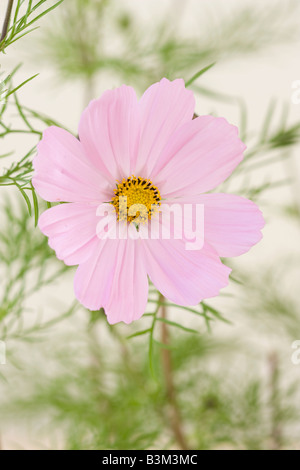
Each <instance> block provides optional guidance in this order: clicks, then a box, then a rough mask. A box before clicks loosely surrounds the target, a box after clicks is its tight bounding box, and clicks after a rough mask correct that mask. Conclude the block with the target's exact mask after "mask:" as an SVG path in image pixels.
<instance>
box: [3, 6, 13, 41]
mask: <svg viewBox="0 0 300 470" xmlns="http://www.w3.org/2000/svg"><path fill="white" fill-rule="evenodd" d="M13 3H14V0H8V4H7V9H6V15H5V18H4V23H3V27H2V33H1V37H0V42H1V41H3V39H4V38H5V36H6V34H7V30H8V26H9V20H10V16H11V11H12V7H13Z"/></svg>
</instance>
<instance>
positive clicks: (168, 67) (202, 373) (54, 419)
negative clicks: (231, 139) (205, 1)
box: [0, 0, 300, 449]
mask: <svg viewBox="0 0 300 470" xmlns="http://www.w3.org/2000/svg"><path fill="white" fill-rule="evenodd" d="M56 6H59V7H58V8H57V10H54V11H52V10H53V9H54V8H55V7H56ZM296 10H297V11H299V5H298V4H297V2H294V1H289V2H285V4H284V5H283V4H282V2H275V3H274V5H273V7H272V8H269V9H266V8H265V9H264V8H262V7H258V3H256V5H254V4H251V5H249V4H245V5H243V6H242V7H239V8H238V9H237V10H236V11H235V12H234V14H233V15H225V14H224V15H222V14H220V15H219V19H218V21H216V20H215V19H213V18H212V17H210V16H209V15H208V13H207V12H205V14H206V15H207V22H206V26H205V27H204V28H203V27H202V26H201V27H199V30H196V31H191V32H190V33H189V35H185V34H183V32H182V30H181V25H180V13H179V14H176V11H175V12H174V8H173V7H172V5H170V10H169V12H168V11H167V10H166V11H165V12H164V14H163V15H161V17H160V18H159V21H155V22H152V21H151V19H149V20H148V21H147V22H146V23H145V22H144V20H143V21H142V20H139V19H138V17H137V16H136V15H135V14H134V13H133V12H132V10H129V9H128V10H127V9H126V7H125V6H124V5H123V4H122V6H121V7H120V2H116V1H112V0H110V1H108V0H73V1H72V2H70V1H69V2H68V1H64V2H55V1H51V0H43V1H37V2H33V1H28V2H23V1H22V0H18V1H17V2H15V5H14V9H13V11H12V16H11V22H10V25H9V27H8V29H7V34H6V35H5V38H4V39H3V40H2V41H1V42H0V51H2V52H4V51H5V52H6V53H9V48H8V46H10V45H11V44H12V43H14V42H15V41H16V40H17V39H20V38H21V37H22V36H23V35H25V34H27V33H28V32H30V31H32V29H35V27H36V24H38V23H37V21H38V20H40V19H41V18H42V17H43V16H44V15H45V14H46V13H49V12H51V15H50V16H49V17H50V18H51V21H49V22H48V24H47V25H45V27H44V28H43V31H42V34H41V37H40V39H39V43H38V44H37V43H33V44H34V50H33V51H31V52H32V53H33V55H34V57H35V58H36V57H38V59H39V60H40V61H42V60H45V61H46V62H47V63H51V64H52V65H53V67H54V68H55V70H56V72H57V77H58V78H59V80H74V79H78V80H81V82H82V86H83V87H84V88H85V90H86V96H87V97H88V96H90V95H91V94H92V93H93V84H94V83H95V81H96V80H97V79H98V77H104V78H105V79H106V80H107V82H109V83H113V84H114V81H115V80H118V81H125V82H126V83H128V84H131V85H133V86H135V87H136V88H138V90H139V91H141V92H142V91H144V89H145V88H146V87H147V86H148V85H149V84H150V83H152V82H154V81H156V80H159V79H160V78H161V77H162V76H166V77H169V78H175V77H178V76H182V77H183V78H184V79H186V81H188V84H189V86H190V87H191V89H193V91H194V92H195V93H196V94H197V95H198V96H200V97H201V96H205V97H206V98H207V97H208V98H210V99H211V100H212V102H213V103H214V106H215V107H217V105H218V103H219V102H221V101H225V102H228V103H232V105H233V106H236V107H237V109H238V110H239V112H240V131H241V135H242V137H243V138H244V139H245V140H246V141H247V144H248V150H247V153H246V156H245V159H244V162H243V163H242V164H241V165H240V167H239V168H238V170H237V172H235V173H234V174H233V175H232V177H231V178H230V179H229V180H228V181H226V182H225V183H224V184H223V185H222V187H221V190H224V191H228V190H231V188H232V187H233V188H234V190H235V192H237V193H240V194H243V195H246V196H250V197H252V198H253V199H258V198H263V196H264V194H265V192H266V190H268V189H272V188H278V187H279V186H281V185H287V184H289V181H288V179H287V178H282V179H280V180H273V179H272V178H271V177H270V178H268V179H267V180H265V181H262V182H261V181H259V180H258V179H257V171H258V170H259V169H261V168H266V169H267V171H268V169H269V168H272V165H274V164H276V163H277V162H285V159H286V158H288V157H289V155H290V152H291V150H292V149H293V147H294V146H295V144H297V143H299V141H300V124H299V122H296V123H292V124H290V123H289V122H288V120H287V112H286V108H285V107H283V111H282V115H281V116H280V118H279V122H276V121H275V120H274V119H273V116H274V112H275V106H277V107H278V108H279V109H280V107H281V103H275V102H273V101H271V102H270V106H269V108H268V109H267V110H266V112H265V117H264V119H263V120H262V122H261V123H259V124H260V125H258V128H257V129H254V130H253V129H248V125H247V121H248V119H247V109H246V106H245V103H244V100H243V99H242V98H240V97H235V96H234V97H232V96H227V95H225V94H224V93H223V92H222V90H212V89H207V88H205V87H203V86H202V84H201V75H202V74H203V73H210V72H209V69H210V67H211V66H210V64H214V63H219V62H221V61H224V60H226V59H228V58H235V57H239V56H241V55H243V56H245V55H246V54H248V53H253V52H259V51H260V50H261V49H262V48H264V47H274V45H276V44H281V43H282V42H284V41H291V40H294V39H295V37H296V36H297V27H298V25H297V23H296V21H295V16H296V15H295V12H296ZM170 18H172V21H170ZM199 24H200V18H199ZM17 71H18V69H17V68H15V69H14V70H13V71H12V72H11V73H10V74H9V75H8V76H6V77H5V87H6V88H5V96H6V99H5V100H4V103H2V104H1V107H0V141H1V139H6V138H7V137H8V136H9V135H11V134H14V135H15V136H16V138H17V136H18V135H19V134H24V133H26V134H28V135H30V136H32V138H33V140H34V143H33V145H34V147H33V148H29V149H27V150H24V153H23V154H22V155H15V153H14V151H15V149H14V148H13V149H12V152H11V153H9V154H7V153H5V154H1V159H2V160H1V161H3V162H6V161H7V159H8V158H10V159H11V158H12V157H13V161H12V162H11V160H10V164H9V165H6V166H5V165H4V167H3V169H2V173H1V175H0V185H1V186H12V187H15V188H17V189H18V190H19V193H20V194H21V196H22V197H23V200H25V203H26V205H24V204H23V205H22V207H20V205H19V204H18V203H16V201H15V199H14V198H9V199H7V200H4V202H3V203H2V207H1V229H0V274H1V279H2V281H1V289H0V298H1V306H0V339H1V340H5V341H6V342H7V351H8V361H9V364H10V366H9V367H6V368H4V367H3V368H1V369H0V381H1V379H2V381H1V382H0V386H1V399H0V411H1V423H0V432H1V433H3V434H4V435H5V432H6V429H7V427H8V428H9V426H10V423H11V422H18V423H22V422H23V423H24V422H25V423H26V422H27V421H28V420H29V422H31V423H35V426H36V427H37V428H38V429H39V432H38V434H39V435H40V434H41V435H43V436H49V435H51V436H55V434H56V432H57V429H59V435H58V444H57V447H59V448H66V449H146V448H165V449H172V448H182V447H184V445H183V441H184V442H185V443H186V444H187V446H189V447H191V448H194V449H216V448H234V449H281V448H285V447H294V446H296V445H297V440H298V432H299V431H298V428H297V426H296V427H295V425H297V421H298V420H299V406H298V394H299V387H298V384H297V382H295V381H294V380H293V379H292V378H291V377H290V376H289V375H288V373H286V371H285V370H284V367H283V365H282V363H283V358H282V353H281V350H280V347H279V346H280V345H277V344H276V345H275V346H274V345H273V344H270V345H268V346H267V348H266V349H267V350H265V348H264V347H262V346H261V344H259V342H257V344H256V348H255V350H253V348H252V344H251V341H250V339H249V338H248V337H247V338H244V337H243V338H236V337H235V335H234V330H233V327H232V324H233V325H234V322H235V321H236V316H237V313H239V317H238V318H239V322H241V321H242V320H241V318H243V319H244V320H243V321H245V323H246V319H247V322H248V324H247V325H246V328H247V329H246V331H247V336H248V335H249V336H250V335H251V333H253V334H257V331H258V330H259V331H260V334H261V335H264V334H265V335H266V334H268V335H269V334H270V331H272V332H273V334H274V335H275V337H276V338H278V337H280V342H281V343H284V344H285V345H286V348H287V350H288V354H289V353H290V349H289V348H290V343H291V341H292V340H293V339H295V334H298V333H297V332H298V330H299V327H298V317H299V315H298V312H299V303H298V302H297V299H294V298H292V296H290V295H288V296H287V295H286V294H285V290H284V285H281V283H282V277H281V276H282V271H283V270H285V272H288V273H289V272H290V271H289V270H287V269H286V266H287V264H289V261H288V262H286V260H281V261H280V267H279V268H278V272H277V271H275V270H274V269H273V266H272V264H271V263H270V266H268V267H267V268H266V269H265V271H264V272H261V273H260V275H259V277H257V275H252V274H251V273H249V272H245V273H244V272H239V271H238V269H235V274H234V278H233V279H232V285H231V287H232V290H233V294H232V297H229V296H227V297H226V294H224V295H222V296H221V299H222V309H221V311H220V310H219V308H218V307H216V306H215V305H214V304H212V303H211V302H203V303H202V304H201V305H199V306H197V307H194V308H191V309H189V308H185V309H184V308H182V307H178V306H175V305H172V304H170V303H168V302H166V301H165V300H163V299H162V298H161V296H159V294H158V293H157V292H156V290H155V289H154V288H153V286H150V296H149V311H147V312H146V314H145V315H144V317H143V318H142V319H141V320H140V321H139V322H136V324H134V325H131V326H130V327H125V326H124V325H116V326H114V327H111V326H109V325H108V324H107V322H106V319H105V314H104V312H103V310H100V311H98V312H87V311H86V310H84V309H83V308H82V307H81V306H79V305H78V303H74V304H72V305H70V306H67V308H66V309H65V310H63V311H61V309H60V308H57V309H56V308H54V312H53V309H52V310H51V314H49V305H48V303H47V302H45V305H44V307H43V309H42V311H40V308H38V307H37V306H36V304H35V300H34V301H33V300H32V298H34V296H35V295H36V294H41V295H42V294H43V293H44V292H45V289H47V288H50V289H52V292H54V291H55V289H56V286H57V285H58V283H64V282H69V279H68V280H67V275H68V274H67V273H68V272H69V271H70V270H71V268H66V267H65V266H64V265H63V264H62V263H61V262H59V261H58V260H56V258H55V255H54V253H53V252H52V250H50V248H49V247H48V244H47V240H46V238H45V237H43V236H42V235H41V234H40V232H39V231H38V230H37V229H35V228H34V219H33V217H35V223H36V222H37V218H38V213H39V208H40V209H42V210H43V209H44V208H45V206H44V203H43V202H41V201H39V200H38V197H37V195H36V194H35V192H34V189H33V187H32V185H31V177H32V171H33V169H32V157H33V155H34V153H35V144H36V142H37V141H38V140H39V139H40V137H41V135H42V131H43V129H44V128H45V127H46V126H49V125H51V124H57V123H56V119H52V118H51V117H47V116H45V115H44V114H43V112H42V111H41V110H37V111H36V110H33V109H31V108H29V107H27V106H23V105H22V103H20V101H19V98H18V93H17V92H18V90H19V88H20V87H21V86H23V85H25V84H26V85H27V82H29V81H30V80H31V79H33V78H34V77H29V79H28V80H26V81H25V82H23V83H21V84H20V85H18V86H17V87H14V85H13V83H12V82H13V80H15V77H16V73H17ZM59 80H58V81H59ZM27 86H34V80H33V81H32V82H31V83H30V82H29V83H28V85H27ZM10 110H13V112H14V114H17V115H18V122H19V125H18V126H17V125H16V122H17V121H16V119H15V118H14V119H13V123H11V115H10V113H9V111H10ZM274 121H275V122H274ZM58 125H60V124H58ZM62 126H63V125H61V127H62ZM0 153H1V152H0ZM270 173H271V171H270ZM23 200H22V203H23ZM26 206H27V207H26ZM285 209H286V208H285ZM287 212H288V214H289V215H290V216H291V215H292V216H293V217H294V219H295V220H296V221H298V220H299V209H298V206H297V205H296V203H295V204H294V205H293V206H291V207H290V208H289V210H288V211H287ZM294 265H295V269H296V272H297V269H298V268H299V263H298V260H296V259H295V260H294ZM45 298H46V299H47V298H48V297H47V296H46V297H45ZM50 298H51V297H50ZM52 300H53V299H52ZM50 303H51V302H50ZM164 309H168V310H169V309H172V315H169V314H168V315H169V316H168V318H166V316H164V315H163V314H162V313H163V310H164ZM70 317H72V318H71V319H70ZM29 320H30V321H29ZM62 320H66V321H65V322H64V324H62V323H61V322H62ZM228 323H229V324H228ZM220 324H223V325H225V324H226V325H227V326H226V329H224V330H222V331H225V333H226V335H225V336H227V338H226V337H224V339H223V340H222V341H221V340H220V339H218V338H219V337H220V334H219V335H216V336H214V337H213V336H212V334H211V333H212V331H213V332H214V333H215V332H218V328H220ZM77 325H78V326H77ZM53 327H56V328H53ZM231 329H232V330H231ZM228 331H233V332H232V333H230V336H228ZM276 335H277V336H276ZM166 338H167V341H166ZM24 341H25V342H26V343H25V344H23V343H24ZM277 342H278V340H277ZM33 345H34V346H33ZM36 356H37V357H36ZM284 359H285V360H286V357H284ZM288 360H289V358H288ZM284 364H285V365H286V362H284ZM48 366H49V367H48ZM178 427H179V429H178ZM39 445H40V446H42V445H43V444H42V443H38V444H37V446H39Z"/></svg>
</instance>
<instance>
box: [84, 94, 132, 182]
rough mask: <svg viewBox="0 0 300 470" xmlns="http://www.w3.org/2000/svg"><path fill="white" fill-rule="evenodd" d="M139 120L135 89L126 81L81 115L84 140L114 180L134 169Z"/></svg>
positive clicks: (95, 162)
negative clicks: (126, 84)
mask: <svg viewBox="0 0 300 470" xmlns="http://www.w3.org/2000/svg"><path fill="white" fill-rule="evenodd" d="M139 123H140V119H139V108H138V101H137V97H136V94H135V91H134V90H133V88H131V87H128V86H125V85H123V86H121V87H120V88H116V89H115V90H108V91H106V92H105V93H103V95H102V96H101V98H99V99H98V100H93V101H91V103H90V104H89V106H88V107H87V108H86V109H85V111H84V112H83V114H82V116H81V120H80V123H79V138H80V141H81V143H82V145H83V147H84V149H85V151H86V153H87V155H88V156H89V158H90V160H91V162H92V163H93V165H95V167H96V168H98V169H99V170H100V171H101V173H102V174H103V175H104V176H105V177H106V178H107V179H108V180H109V181H113V183H115V181H116V180H119V179H122V178H123V177H127V176H130V175H131V174H132V172H133V166H134V162H135V161H136V158H137V152H138V144H139Z"/></svg>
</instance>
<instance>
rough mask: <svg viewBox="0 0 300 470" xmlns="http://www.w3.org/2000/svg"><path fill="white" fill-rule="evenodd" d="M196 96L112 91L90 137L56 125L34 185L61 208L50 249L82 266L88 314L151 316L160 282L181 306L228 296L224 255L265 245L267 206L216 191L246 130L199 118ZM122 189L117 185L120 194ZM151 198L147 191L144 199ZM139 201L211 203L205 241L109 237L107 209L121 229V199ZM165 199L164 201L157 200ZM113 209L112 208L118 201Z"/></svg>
mask: <svg viewBox="0 0 300 470" xmlns="http://www.w3.org/2000/svg"><path fill="white" fill-rule="evenodd" d="M194 107H195V100H194V97H193V93H192V92H191V91H189V90H186V89H185V86H184V82H183V80H175V81H173V82H170V81H169V80H167V79H165V78H164V79H162V80H161V81H160V82H159V83H155V84H154V85H152V86H151V87H150V88H148V90H147V91H146V92H145V93H144V95H143V96H142V98H141V99H140V100H139V101H138V99H137V97H136V94H135V92H134V90H133V89H132V88H131V87H128V86H125V85H123V86H121V87H120V88H117V89H114V90H109V91H106V92H105V93H104V94H103V95H102V96H101V98H99V99H98V100H94V101H92V102H91V103H90V104H89V106H88V107H87V108H86V109H85V111H84V112H83V114H82V117H81V120H80V123H79V139H77V138H75V137H74V136H73V135H71V134H69V133H68V132H67V131H65V130H63V129H60V128H58V127H55V126H52V127H50V128H48V129H47V130H46V131H45V132H44V134H43V138H42V140H41V142H40V143H39V145H38V154H37V156H36V158H35V159H34V168H35V174H34V177H33V185H34V187H35V189H36V191H37V192H38V194H39V195H40V196H41V197H42V198H43V199H45V200H47V201H51V202H58V201H59V202H67V203H65V204H59V205H56V206H54V207H52V208H51V209H48V210H46V211H45V212H44V213H43V214H42V215H41V217H40V219H39V227H40V229H41V231H42V232H43V233H44V234H45V235H47V236H48V237H49V245H50V246H51V247H52V248H53V249H54V250H55V252H56V255H57V257H58V258H59V259H61V260H63V261H64V262H65V263H66V264H67V265H79V267H78V268H77V271H76V275H75V282H74V289H75V295H76V297H77V299H78V300H79V301H80V302H81V303H82V304H83V305H84V306H85V307H87V308H88V309H90V310H97V309H99V308H100V307H103V308H104V309H105V312H106V315H107V318H108V321H109V323H111V324H113V323H117V322H120V321H123V322H125V323H130V322H132V321H133V320H137V319H138V318H140V317H141V316H142V314H143V313H144V311H145V308H146V304H147V298H148V276H149V278H150V280H151V281H152V282H153V284H154V285H155V286H156V287H157V289H158V290H159V291H160V292H161V293H162V294H163V295H164V296H165V297H166V298H167V299H169V300H171V301H172V302H174V303H176V304H178V305H183V306H188V305H196V304H198V303H199V302H200V301H201V300H203V299H204V298H208V297H213V296H216V295H218V293H219V291H220V289H221V288H223V287H225V286H226V285H227V284H228V276H229V273H230V271H231V270H230V269H229V268H228V267H227V266H225V265H224V264H223V263H222V262H221V261H220V257H229V256H238V255H241V254H242V253H245V252H246V251H248V250H249V248H250V247H251V246H252V245H254V244H255V243H257V242H258V241H259V240H260V239H261V232H260V229H261V228H262V227H263V225H264V220H263V217H262V214H261V212H260V210H259V209H258V207H257V206H256V205H255V204H254V203H253V202H252V201H249V200H247V199H244V198H242V197H239V196H235V195H231V194H218V193H210V194H203V193H205V192H207V191H210V190H212V189H214V188H216V187H217V186H218V185H219V184H220V183H222V182H223V181H224V180H225V179H226V178H227V177H228V176H229V175H230V174H231V173H232V171H233V170H234V169H235V168H236V166H237V165H238V164H239V163H240V162H241V160H242V158H243V151H244V150H245V145H244V144H243V142H242V141H241V140H240V139H239V137H238V130H237V128H236V127H235V126H232V125H230V124H229V123H228V122H227V121H226V120H225V119H224V118H215V117H213V116H200V117H197V118H196V119H192V118H193V114H194ZM116 187H117V189H115V188H116ZM143 191H144V192H143ZM125 194H126V196H127V195H128V196H129V199H130V198H131V201H132V202H140V198H141V202H142V203H145V204H146V206H147V208H148V207H150V202H151V203H152V202H157V203H158V210H157V213H156V214H153V213H151V212H150V210H149V213H148V222H149V224H151V223H153V220H154V218H155V217H158V214H159V212H160V205H161V203H162V202H166V201H169V200H170V201H171V200H172V201H174V200H176V202H177V203H179V204H182V205H183V204H185V203H193V204H195V203H197V204H204V239H205V240H204V245H203V248H202V249H201V250H196V251H195V250H193V251H189V250H187V249H186V246H185V240H184V239H183V238H182V239H167V240H165V239H162V238H158V239H141V238H138V239H136V240H135V239H132V238H130V237H129V238H128V239H109V238H107V239H102V238H101V237H100V238H99V234H97V233H96V231H97V228H96V227H97V224H98V223H99V216H98V215H97V208H98V206H99V205H102V204H106V206H110V208H111V209H112V210H111V214H110V217H112V218H114V220H117V221H118V222H117V223H119V224H128V223H129V222H130V221H132V220H133V217H131V218H130V217H129V216H128V219H127V221H126V220H125V221H124V220H121V218H120V207H119V204H118V202H117V199H118V196H119V195H125ZM154 196H155V197H154ZM110 202H111V204H109V203H110ZM100 219H101V217H100Z"/></svg>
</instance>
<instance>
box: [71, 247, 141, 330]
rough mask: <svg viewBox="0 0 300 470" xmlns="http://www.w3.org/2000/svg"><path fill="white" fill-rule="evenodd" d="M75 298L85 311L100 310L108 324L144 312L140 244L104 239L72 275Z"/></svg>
mask: <svg viewBox="0 0 300 470" xmlns="http://www.w3.org/2000/svg"><path fill="white" fill-rule="evenodd" d="M74 286H75V295H76V297H77V299H78V300H79V301H80V302H81V303H82V304H83V305H84V306H85V307H86V308H88V309H90V310H98V309H99V308H100V307H104V309H105V313H106V315H107V319H108V322H109V323H111V324H114V323H118V322H121V321H123V322H124V323H131V322H132V321H133V320H137V319H139V318H140V317H141V316H142V315H143V313H144V312H145V309H146V305H147V297H148V279H147V273H146V271H145V269H144V266H143V263H142V256H141V253H140V244H139V243H137V242H136V241H134V240H130V239H128V240H110V239H108V240H106V241H105V243H104V244H101V245H98V246H97V247H96V250H95V251H94V253H93V255H92V256H91V258H90V259H89V260H88V261H86V262H85V263H83V264H81V265H80V266H79V267H78V269H77V272H76V275H75V281H74Z"/></svg>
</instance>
